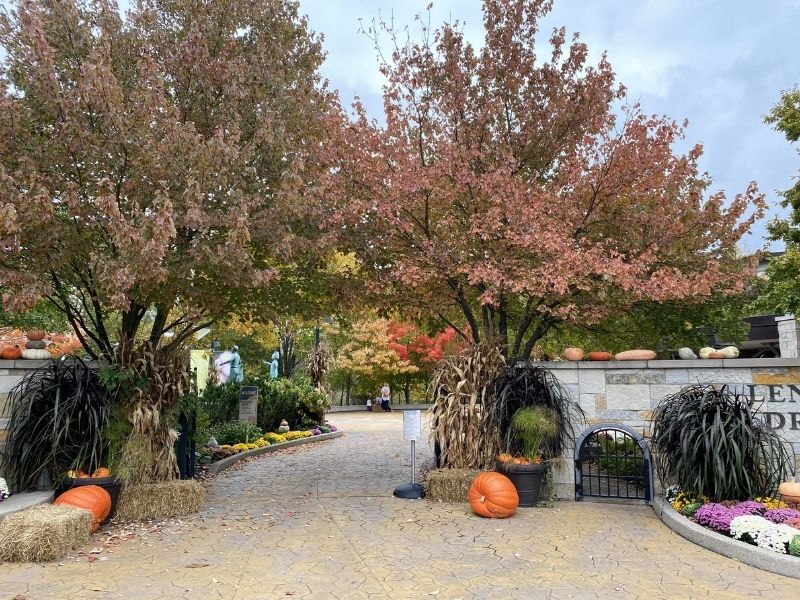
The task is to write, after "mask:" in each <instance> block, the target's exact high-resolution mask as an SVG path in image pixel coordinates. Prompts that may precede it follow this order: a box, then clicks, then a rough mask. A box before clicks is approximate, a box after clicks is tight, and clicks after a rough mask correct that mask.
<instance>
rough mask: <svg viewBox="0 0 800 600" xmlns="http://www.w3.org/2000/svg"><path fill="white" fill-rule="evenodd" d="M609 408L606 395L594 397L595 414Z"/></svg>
mask: <svg viewBox="0 0 800 600" xmlns="http://www.w3.org/2000/svg"><path fill="white" fill-rule="evenodd" d="M606 408H608V404H607V402H606V395H605V394H595V395H594V410H595V412H597V411H600V410H606Z"/></svg>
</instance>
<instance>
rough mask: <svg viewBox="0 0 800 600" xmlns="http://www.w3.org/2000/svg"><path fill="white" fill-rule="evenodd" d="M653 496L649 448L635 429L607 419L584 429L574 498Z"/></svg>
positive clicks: (646, 498) (648, 498) (647, 498)
mask: <svg viewBox="0 0 800 600" xmlns="http://www.w3.org/2000/svg"><path fill="white" fill-rule="evenodd" d="M587 497H593V498H621V499H625V500H644V501H646V502H650V501H651V500H652V499H653V473H652V463H651V460H650V449H649V448H648V447H647V443H645V441H644V440H643V439H642V437H641V436H639V435H638V434H637V433H636V432H635V431H634V430H633V429H631V428H630V427H626V426H625V425H616V424H611V423H606V424H602V425H595V426H593V427H590V428H589V429H587V430H586V431H584V432H583V434H582V435H581V437H580V438H579V439H578V442H577V443H576V444H575V499H576V500H580V499H581V498H587Z"/></svg>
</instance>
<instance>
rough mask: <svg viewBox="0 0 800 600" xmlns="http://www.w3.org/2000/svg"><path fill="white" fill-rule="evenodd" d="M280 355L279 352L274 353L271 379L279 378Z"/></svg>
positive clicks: (270, 366)
mask: <svg viewBox="0 0 800 600" xmlns="http://www.w3.org/2000/svg"><path fill="white" fill-rule="evenodd" d="M280 356H281V355H280V354H278V351H277V350H276V351H275V352H273V353H272V362H271V363H270V364H269V378H270V379H277V378H278V359H279V358H280Z"/></svg>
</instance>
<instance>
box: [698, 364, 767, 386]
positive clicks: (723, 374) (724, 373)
mask: <svg viewBox="0 0 800 600" xmlns="http://www.w3.org/2000/svg"><path fill="white" fill-rule="evenodd" d="M709 362H711V361H709ZM752 382H753V375H752V371H751V370H750V369H725V368H722V369H720V368H710V369H692V370H690V371H689V383H699V384H712V383H713V384H718V385H724V384H728V385H730V384H735V383H752Z"/></svg>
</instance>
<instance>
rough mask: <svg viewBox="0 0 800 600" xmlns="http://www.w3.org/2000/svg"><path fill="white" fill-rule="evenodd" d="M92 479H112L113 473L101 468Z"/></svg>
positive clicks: (93, 474)
mask: <svg viewBox="0 0 800 600" xmlns="http://www.w3.org/2000/svg"><path fill="white" fill-rule="evenodd" d="M92 477H94V478H95V479H97V478H98V477H111V471H109V470H108V469H106V468H105V467H100V468H99V469H97V470H96V471H95V472H94V473H92Z"/></svg>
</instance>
